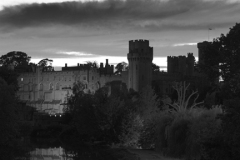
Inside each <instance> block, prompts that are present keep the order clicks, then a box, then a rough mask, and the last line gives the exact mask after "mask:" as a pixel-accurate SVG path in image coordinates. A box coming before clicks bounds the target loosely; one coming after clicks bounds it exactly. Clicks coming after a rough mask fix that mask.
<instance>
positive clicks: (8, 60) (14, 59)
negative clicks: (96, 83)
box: [0, 51, 31, 68]
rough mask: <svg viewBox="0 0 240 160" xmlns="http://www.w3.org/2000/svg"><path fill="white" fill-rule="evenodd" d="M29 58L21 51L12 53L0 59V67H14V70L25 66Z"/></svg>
mask: <svg viewBox="0 0 240 160" xmlns="http://www.w3.org/2000/svg"><path fill="white" fill-rule="evenodd" d="M30 59H31V57H29V56H28V55H27V54H26V53H24V52H21V51H12V52H9V53H7V54H5V55H2V56H1V57H0V65H2V66H8V65H14V67H15V68H18V67H23V66H27V65H28V64H29V61H30Z"/></svg>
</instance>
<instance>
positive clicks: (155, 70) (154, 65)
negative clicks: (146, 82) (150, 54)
mask: <svg viewBox="0 0 240 160" xmlns="http://www.w3.org/2000/svg"><path fill="white" fill-rule="evenodd" d="M159 71H160V67H159V66H158V65H156V64H155V63H152V72H153V73H154V72H159Z"/></svg>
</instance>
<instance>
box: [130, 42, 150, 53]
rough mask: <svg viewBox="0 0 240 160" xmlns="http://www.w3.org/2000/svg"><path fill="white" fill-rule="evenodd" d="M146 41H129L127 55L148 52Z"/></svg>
mask: <svg viewBox="0 0 240 160" xmlns="http://www.w3.org/2000/svg"><path fill="white" fill-rule="evenodd" d="M149 48H151V47H149V41H148V40H142V39H140V40H131V41H129V53H132V52H148V50H149Z"/></svg>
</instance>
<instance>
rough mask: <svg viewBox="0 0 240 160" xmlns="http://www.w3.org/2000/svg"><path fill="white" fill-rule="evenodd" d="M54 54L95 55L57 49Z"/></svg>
mask: <svg viewBox="0 0 240 160" xmlns="http://www.w3.org/2000/svg"><path fill="white" fill-rule="evenodd" d="M56 54H63V55H70V56H77V57H87V56H96V55H93V54H91V53H85V52H77V51H58V52H56Z"/></svg>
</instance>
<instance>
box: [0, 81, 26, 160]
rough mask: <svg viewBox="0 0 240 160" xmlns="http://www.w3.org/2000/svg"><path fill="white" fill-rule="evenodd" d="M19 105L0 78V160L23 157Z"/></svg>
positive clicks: (8, 87)
mask: <svg viewBox="0 0 240 160" xmlns="http://www.w3.org/2000/svg"><path fill="white" fill-rule="evenodd" d="M18 110H19V105H18V101H17V98H16V97H15V92H14V90H13V87H12V86H9V85H8V84H7V83H6V82H5V81H4V80H3V79H2V78H0V159H9V160H11V159H15V158H16V157H18V158H20V156H24V155H23V154H25V153H24V151H23V150H24V149H23V147H22V146H21V145H22V144H21V141H20V140H19V136H20V131H19V129H20V127H21V126H20V122H19V115H18Z"/></svg>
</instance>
